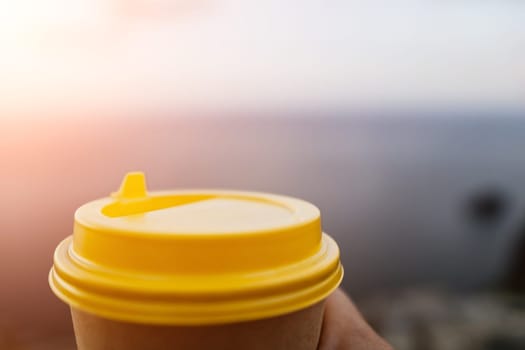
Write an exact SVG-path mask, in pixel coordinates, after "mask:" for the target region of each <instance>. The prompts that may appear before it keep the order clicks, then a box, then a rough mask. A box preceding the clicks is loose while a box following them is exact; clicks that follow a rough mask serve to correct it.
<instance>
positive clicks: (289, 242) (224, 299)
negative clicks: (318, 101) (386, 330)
mask: <svg viewBox="0 0 525 350" xmlns="http://www.w3.org/2000/svg"><path fill="white" fill-rule="evenodd" d="M342 276H343V270H342V268H341V264H340V262H339V249H338V247H337V244H336V243H335V242H334V241H333V240H332V239H331V238H330V237H329V236H328V235H326V234H324V233H323V232H322V230H321V220H320V213H319V210H318V209H317V208H316V207H315V206H313V205H312V204H310V203H308V202H305V201H302V200H299V199H295V198H290V197H285V196H278V195H272V194H265V193H256V192H239V191H218V190H197V191H170V192H151V193H149V192H147V191H146V184H145V180H144V175H143V174H142V173H129V174H128V175H126V177H125V179H124V181H123V182H122V185H121V187H120V190H119V191H118V192H117V193H114V194H112V195H111V197H108V198H104V199H99V200H96V201H93V202H89V203H87V204H85V205H83V206H81V207H80V208H79V209H78V210H77V211H76V213H75V224H74V230H73V235H72V236H70V237H68V238H66V239H65V240H64V241H62V242H61V243H60V244H59V245H58V247H57V249H56V251H55V256H54V266H53V267H52V269H51V272H50V274H49V283H50V285H51V289H52V290H53V292H54V293H55V294H56V295H57V296H58V297H59V298H60V299H62V300H63V301H65V302H66V303H68V304H69V305H71V306H72V307H75V308H77V309H80V310H83V311H87V312H91V313H93V314H96V315H99V316H101V317H105V318H109V319H115V320H122V321H129V322H138V323H151V324H178V325H196V324H217V323H228V322H237V321H246V320H253V319H261V318H266V317H273V316H278V315H282V314H285V313H288V312H292V311H296V310H299V309H302V308H305V307H308V306H310V305H313V304H315V303H317V302H319V301H321V300H323V299H324V298H326V297H327V296H328V295H329V294H330V293H331V292H332V291H333V290H334V289H335V288H337V286H338V285H339V284H340V282H341V279H342Z"/></svg>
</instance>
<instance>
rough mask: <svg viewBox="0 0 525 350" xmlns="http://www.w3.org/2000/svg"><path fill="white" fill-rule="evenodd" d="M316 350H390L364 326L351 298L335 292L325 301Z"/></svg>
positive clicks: (365, 324)
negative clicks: (321, 326) (317, 348)
mask: <svg viewBox="0 0 525 350" xmlns="http://www.w3.org/2000/svg"><path fill="white" fill-rule="evenodd" d="M319 350H392V348H391V347H390V346H389V345H388V344H387V343H386V342H385V341H384V340H383V339H381V337H379V336H378V335H377V334H376V333H375V332H374V330H373V329H372V328H371V327H370V326H369V325H368V324H367V323H366V321H365V320H364V318H363V317H362V316H361V314H360V313H359V311H358V310H357V308H356V307H355V305H354V304H353V303H352V301H351V300H350V298H349V297H348V296H347V295H346V294H345V293H344V292H343V291H342V290H341V289H338V290H336V291H335V292H334V293H333V294H332V295H331V296H330V297H329V298H328V299H327V301H326V307H325V315H324V321H323V329H322V332H321V340H320V343H319Z"/></svg>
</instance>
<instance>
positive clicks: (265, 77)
mask: <svg viewBox="0 0 525 350" xmlns="http://www.w3.org/2000/svg"><path fill="white" fill-rule="evenodd" d="M524 62H525V3H524V2H521V1H513V0H486V1H473V0H463V1H435V0H434V1H430V0H420V1H415V0H412V1H410V0H395V1H386V0H371V1H331V2H327V1H321V0H315V1H314V0H303V1H298V0H289V1H286V2H283V1H276V0H267V1H255V0H254V1H252V0H244V1H241V0H224V1H219V0H192V1H190V0H180V1H165V0H157V1H145V0H127V1H126V0H119V1H115V0H113V1H108V0H91V1H88V0H68V1H65V0H18V1H16V2H15V1H8V0H0V94H1V95H0V96H2V98H1V99H0V115H1V116H2V117H6V116H8V117H9V116H18V115H29V116H35V115H40V116H42V115H44V116H45V115H47V114H50V113H51V114H54V115H61V114H63V115H72V114H75V113H77V114H78V113H79V112H78V111H80V110H81V111H84V112H86V113H91V114H93V113H95V114H96V113H123V114H125V113H128V112H130V111H137V110H141V109H143V110H144V111H151V110H167V111H170V110H174V109H178V110H180V109H185V108H189V109H192V108H212V109H213V108H223V107H238V106H241V107H243V106H244V107H246V106H249V107H254V108H260V107H261V106H284V107H286V106H302V107H303V108H304V107H306V108H308V107H309V106H312V107H317V108H323V107H327V106H338V107H345V106H352V105H378V104H386V105H388V104H394V105H396V104H399V105H403V104H409V105H410V104H412V105H413V104H418V105H469V106H471V105H474V106H480V105H481V106H484V105H490V106H503V107H509V106H511V107H525V99H524V98H523V96H524V95H525V63H524ZM73 111H75V112H73Z"/></svg>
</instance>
